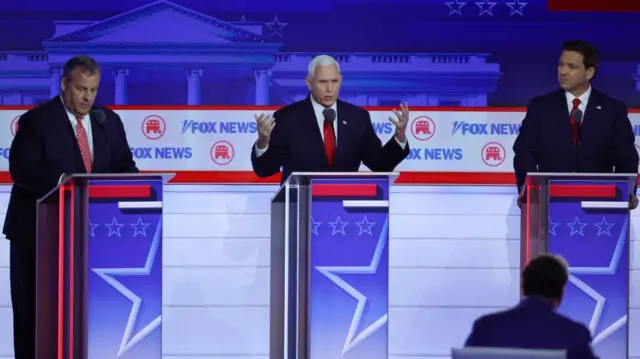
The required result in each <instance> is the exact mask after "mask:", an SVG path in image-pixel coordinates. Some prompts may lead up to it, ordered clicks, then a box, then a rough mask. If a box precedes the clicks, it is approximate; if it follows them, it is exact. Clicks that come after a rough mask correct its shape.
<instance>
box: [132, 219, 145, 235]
mask: <svg viewBox="0 0 640 359" xmlns="http://www.w3.org/2000/svg"><path fill="white" fill-rule="evenodd" d="M149 225H150V223H142V217H138V222H136V223H132V224H130V226H131V227H133V229H134V230H135V232H134V233H133V236H134V237H135V236H137V235H138V234H142V236H144V237H146V236H147V227H149Z"/></svg>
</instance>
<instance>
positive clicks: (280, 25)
mask: <svg viewBox="0 0 640 359" xmlns="http://www.w3.org/2000/svg"><path fill="white" fill-rule="evenodd" d="M265 25H267V27H268V28H269V29H271V34H269V36H274V35H278V36H280V37H282V29H284V28H285V27H286V26H287V25H289V24H288V23H285V22H280V20H278V15H276V16H275V17H274V18H273V22H267V23H265Z"/></svg>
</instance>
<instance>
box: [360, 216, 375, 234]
mask: <svg viewBox="0 0 640 359" xmlns="http://www.w3.org/2000/svg"><path fill="white" fill-rule="evenodd" d="M356 224H357V225H358V226H359V227H360V233H359V234H358V235H359V236H360V235H362V233H369V234H371V235H373V233H371V227H373V226H374V225H375V224H376V222H369V221H368V220H367V216H364V219H363V220H362V222H356Z"/></svg>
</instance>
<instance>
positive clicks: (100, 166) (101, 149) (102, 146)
mask: <svg viewBox="0 0 640 359" xmlns="http://www.w3.org/2000/svg"><path fill="white" fill-rule="evenodd" d="M89 117H90V119H91V137H92V138H93V172H109V171H108V169H109V166H108V158H109V154H108V153H107V148H109V147H108V146H107V142H106V136H105V135H104V131H106V129H104V128H103V126H101V125H99V124H98V123H97V122H96V120H95V119H94V118H93V116H89ZM78 151H79V149H78Z"/></svg>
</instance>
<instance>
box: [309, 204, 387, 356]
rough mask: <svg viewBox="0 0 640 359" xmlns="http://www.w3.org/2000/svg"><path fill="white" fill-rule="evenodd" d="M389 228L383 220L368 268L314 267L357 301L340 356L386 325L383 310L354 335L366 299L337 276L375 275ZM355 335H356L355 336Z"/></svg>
mask: <svg viewBox="0 0 640 359" xmlns="http://www.w3.org/2000/svg"><path fill="white" fill-rule="evenodd" d="M388 226H389V217H387V218H386V219H385V222H384V225H383V227H382V232H380V237H379V238H378V244H377V246H376V250H375V252H374V253H373V257H372V258H371V264H370V265H368V266H357V267H322V266H316V269H317V270H318V271H319V272H320V273H322V274H323V275H324V276H325V277H327V278H328V279H329V280H330V281H332V282H333V283H334V284H335V285H337V286H338V287H340V288H341V289H342V290H344V291H345V292H346V293H347V294H349V295H350V296H352V297H353V298H354V299H355V300H357V301H358V304H357V305H356V310H355V311H354V313H353V318H352V319H351V325H350V326H349V331H348V333H347V338H346V340H345V342H344V347H343V348H342V355H343V356H344V355H346V354H347V353H348V352H349V351H351V350H352V349H353V348H354V347H355V346H356V345H358V344H359V343H360V342H362V341H364V340H365V339H366V338H368V337H369V336H371V335H372V334H374V333H375V332H376V330H378V329H380V328H382V327H383V326H384V325H385V324H386V323H387V318H388V313H387V311H386V310H385V313H384V314H383V315H382V316H381V317H380V318H378V319H377V320H376V321H375V322H374V323H373V324H371V325H370V326H369V327H367V328H366V329H364V330H362V331H361V332H360V333H359V334H357V333H356V331H357V330H358V327H359V326H360V320H361V319H362V314H363V312H364V309H365V306H366V304H367V300H368V298H367V297H366V296H364V295H363V294H362V293H360V292H359V291H358V290H357V289H355V288H354V287H353V286H352V285H350V284H349V283H347V282H346V281H345V280H344V279H342V278H340V277H339V276H338V275H337V274H338V273H340V274H375V273H376V271H377V270H378V263H380V258H381V257H382V254H383V252H384V248H385V245H386V242H387V236H386V233H387V227H388ZM356 334H357V335H356Z"/></svg>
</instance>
